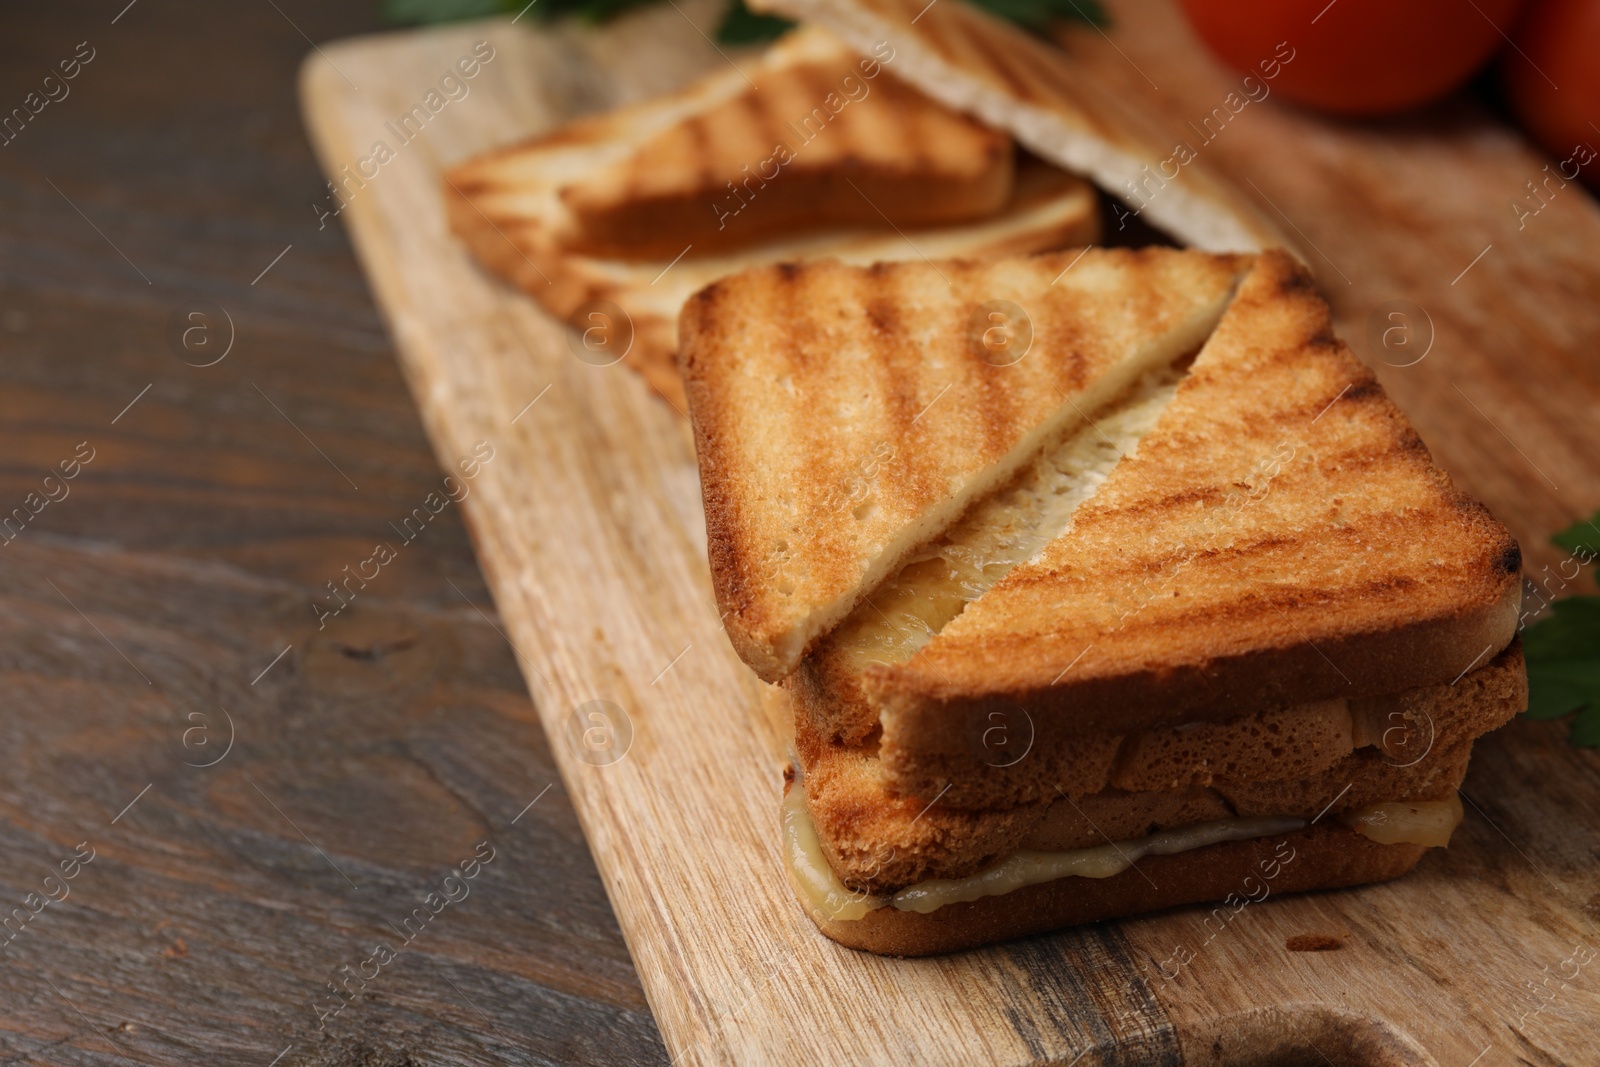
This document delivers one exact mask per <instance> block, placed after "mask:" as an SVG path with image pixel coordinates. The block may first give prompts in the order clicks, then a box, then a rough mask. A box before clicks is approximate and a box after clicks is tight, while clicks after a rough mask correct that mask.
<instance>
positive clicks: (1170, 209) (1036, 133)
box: [751, 0, 1295, 252]
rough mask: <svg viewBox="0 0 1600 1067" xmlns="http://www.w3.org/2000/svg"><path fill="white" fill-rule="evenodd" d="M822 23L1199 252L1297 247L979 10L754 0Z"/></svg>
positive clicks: (1062, 59) (905, 0) (871, 1)
mask: <svg viewBox="0 0 1600 1067" xmlns="http://www.w3.org/2000/svg"><path fill="white" fill-rule="evenodd" d="M751 6H752V7H754V8H756V9H758V10H761V11H768V12H773V13H776V14H780V15H786V16H788V17H790V18H794V19H798V20H800V21H802V22H806V23H810V24H814V25H819V26H824V27H826V28H827V29H829V30H830V31H832V32H834V33H836V34H837V35H838V36H839V37H840V38H841V39H843V40H844V41H845V42H846V43H848V44H850V45H851V46H853V47H854V48H856V49H857V50H858V51H860V52H861V53H862V54H863V55H865V54H868V53H869V52H870V51H871V50H872V49H874V48H877V49H880V50H882V49H883V48H885V47H886V46H887V47H888V48H890V49H891V50H892V52H893V55H894V59H893V68H894V70H895V73H896V74H897V75H899V76H900V77H902V78H903V79H905V80H906V81H908V82H910V83H911V84H913V85H915V86H916V87H917V88H918V89H921V90H922V91H923V92H925V93H927V94H928V95H929V96H931V97H932V98H934V99H935V100H939V101H941V102H942V103H944V104H945V105H946V106H948V107H950V108H953V109H954V110H956V111H960V112H962V113H964V114H970V115H973V116H975V117H976V118H977V119H978V120H980V121H982V122H984V123H986V124H987V125H989V126H991V127H993V128H995V129H998V130H1007V131H1009V132H1010V133H1011V134H1012V135H1014V136H1015V137H1016V139H1017V142H1018V143H1019V144H1021V145H1023V146H1024V147H1026V148H1027V149H1028V150H1029V151H1031V152H1034V153H1036V154H1037V155H1039V156H1040V157H1041V158H1043V159H1046V160H1049V161H1050V162H1052V163H1055V164H1058V165H1059V166H1062V167H1065V168H1066V169H1067V170H1069V171H1071V172H1072V173H1074V174H1080V175H1083V176H1084V177H1086V178H1088V179H1090V180H1091V181H1093V182H1094V183H1095V184H1096V185H1098V186H1099V187H1100V188H1102V189H1105V190H1106V191H1107V192H1109V193H1111V194H1112V195H1113V196H1116V197H1120V198H1121V199H1122V200H1123V201H1124V203H1125V205H1126V208H1125V210H1124V211H1120V212H1119V213H1118V215H1119V222H1118V225H1119V227H1120V226H1121V225H1123V223H1124V221H1125V219H1126V218H1127V216H1130V215H1138V216H1140V217H1142V218H1143V219H1144V220H1146V221H1148V222H1149V223H1151V224H1153V225H1154V226H1156V227H1157V228H1159V229H1162V230H1165V231H1166V232H1167V233H1169V234H1171V235H1172V236H1174V237H1176V238H1177V239H1178V240H1179V241H1181V242H1183V243H1184V244H1187V245H1189V246H1191V247H1193V248H1200V249H1206V250H1209V251H1232V252H1246V251H1256V250H1258V249H1262V248H1274V247H1284V248H1293V247H1295V246H1294V242H1293V241H1292V239H1290V238H1289V237H1288V235H1286V234H1285V233H1284V232H1283V231H1282V230H1281V229H1280V228H1279V226H1278V225H1277V224H1276V222H1274V221H1273V220H1272V219H1270V218H1268V217H1267V216H1266V215H1265V214H1264V213H1263V212H1262V211H1261V210H1260V209H1259V208H1257V207H1256V206H1255V205H1254V204H1253V203H1252V202H1251V201H1250V200H1249V199H1247V198H1246V197H1245V196H1243V195H1242V194H1240V193H1239V192H1238V190H1236V189H1234V188H1233V186H1232V185H1230V184H1229V183H1228V182H1227V181H1226V180H1225V179H1223V178H1222V177H1220V176H1219V175H1217V174H1216V173H1215V172H1213V171H1212V170H1211V169H1210V166H1209V161H1208V160H1207V159H1205V158H1203V156H1202V155H1201V153H1200V152H1199V151H1197V150H1196V149H1195V147H1194V146H1192V145H1189V144H1188V143H1187V142H1183V141H1179V142H1178V143H1177V144H1176V145H1175V144H1174V140H1175V138H1174V137H1173V136H1172V135H1171V134H1170V133H1168V132H1166V131H1164V130H1162V129H1160V128H1158V127H1157V126H1155V125H1153V124H1152V123H1151V122H1149V121H1148V120H1147V119H1145V117H1144V116H1143V115H1141V114H1139V113H1138V112H1137V111H1136V110H1135V109H1134V108H1132V107H1130V106H1129V105H1128V104H1127V103H1126V102H1124V101H1123V100H1121V99H1119V98H1118V97H1116V96H1115V95H1114V94H1113V93H1112V92H1110V91H1109V90H1107V89H1106V88H1104V87H1102V86H1101V85H1100V84H1098V83H1097V82H1096V80H1094V79H1092V78H1085V77H1083V76H1081V75H1080V74H1079V73H1078V72H1077V71H1075V70H1074V69H1073V60H1072V57H1071V56H1070V55H1069V54H1067V53H1066V52H1063V51H1062V50H1061V49H1059V48H1055V47H1053V46H1051V45H1050V44H1048V43H1046V42H1044V41H1042V40H1040V39H1039V38H1038V37H1036V36H1034V35H1033V34H1030V33H1027V32H1026V31H1024V30H1022V29H1020V28H1019V27H1017V26H1016V25H1014V24H1012V23H1009V22H1007V21H1005V20H1004V19H1002V18H1000V17H998V16H996V15H994V14H991V13H990V12H988V11H984V10H982V9H981V8H979V7H978V6H977V5H975V4H967V3H953V4H941V3H928V0H751Z"/></svg>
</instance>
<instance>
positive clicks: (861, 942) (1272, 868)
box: [810, 821, 1427, 956]
mask: <svg viewBox="0 0 1600 1067" xmlns="http://www.w3.org/2000/svg"><path fill="white" fill-rule="evenodd" d="M1426 851H1427V849H1425V848H1424V847H1423V846H1421V845H1408V844H1380V843H1378V842H1376V841H1372V840H1370V839H1368V838H1366V837H1364V836H1362V835H1361V834H1359V833H1357V832H1356V831H1355V830H1352V829H1349V828H1347V827H1345V826H1343V825H1341V824H1339V823H1330V822H1326V821H1324V822H1321V823H1318V824H1317V825H1315V826H1307V827H1306V828H1305V829H1303V830H1296V831H1294V832H1292V833H1287V834H1282V835H1279V836H1274V837H1260V838H1252V839H1248V840H1243V841H1228V842H1224V843H1220V844H1215V845H1210V846H1207V847H1205V848H1201V849H1197V850H1195V851H1193V852H1180V853H1178V854H1176V855H1170V856H1159V855H1158V856H1146V857H1145V858H1144V859H1141V860H1140V861H1139V865H1138V868H1137V869H1134V868H1131V867H1130V868H1129V869H1127V870H1125V871H1123V872H1122V873H1121V874H1114V875H1112V876H1111V877H1109V878H1070V877H1069V878H1058V879H1056V880H1055V881H1053V882H1042V883H1040V884H1037V885H1030V886H1025V887H1023V888H1021V889H1017V890H1014V891H1013V892H1010V893H1006V894H1004V895H1001V896H992V897H980V898H979V899H977V900H973V901H967V902H963V903H957V904H948V905H946V906H945V907H942V908H939V909H938V910H936V911H932V912H926V913H924V912H915V911H901V910H899V909H897V908H879V909H877V910H876V911H873V912H870V913H868V914H867V915H866V916H865V917H863V918H860V919H854V920H850V921H845V920H840V919H830V918H828V917H827V916H826V915H824V914H822V913H821V912H811V913H810V914H811V918H812V919H813V921H815V922H816V924H817V928H818V929H819V930H821V931H822V932H823V933H824V934H826V935H827V936H828V937H829V938H831V939H832V940H834V941H837V942H838V943H839V944H841V945H844V946H845V947H847V948H855V949H861V950H863V951H866V952H874V953H877V954H878V955H880V956H933V955H937V954H940V953H944V952H959V951H961V950H962V949H969V948H976V947H977V946H979V945H992V944H995V943H996V942H1000V941H1009V940H1011V939H1012V938H1018V937H1026V936H1028V935H1029V934H1039V933H1044V932H1046V931H1049V930H1059V929H1062V928H1064V927H1068V926H1077V925H1079V924H1082V923H1093V922H1101V921H1103V920H1106V919H1116V918H1121V917H1122V916H1125V915H1140V914H1144V913H1146V912H1157V911H1163V910H1165V909H1167V908H1172V907H1176V906H1178V905H1181V904H1199V903H1203V902H1207V901H1213V900H1215V901H1223V902H1225V903H1227V905H1228V908H1229V911H1228V912H1227V913H1226V914H1232V913H1233V912H1234V911H1236V910H1237V909H1238V907H1239V906H1240V903H1241V902H1242V901H1244V900H1247V899H1252V896H1251V895H1252V894H1256V893H1259V892H1260V891H1261V888H1262V887H1263V886H1267V887H1269V891H1270V892H1271V893H1272V894H1273V895H1274V896H1276V895H1279V894H1283V893H1302V892H1306V891H1308V890H1314V889H1338V888H1341V887H1344V886H1355V885H1366V884H1369V883H1372V882H1385V881H1388V880H1389V879H1391V878H1398V877H1400V876H1401V875H1403V874H1405V873H1406V872H1407V871H1409V870H1411V868H1412V867H1414V866H1416V864H1417V861H1418V860H1419V859H1421V858H1422V854H1423V853H1424V852H1426ZM1285 857H1287V858H1288V862H1285ZM1269 874H1272V875H1274V877H1271V878H1270V879H1269V878H1268V875H1269Z"/></svg>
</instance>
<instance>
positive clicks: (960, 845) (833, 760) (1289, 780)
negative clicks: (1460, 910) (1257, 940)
mask: <svg viewBox="0 0 1600 1067" xmlns="http://www.w3.org/2000/svg"><path fill="white" fill-rule="evenodd" d="M1392 706H1393V708H1394V709H1396V710H1399V711H1401V714H1399V715H1392V717H1391V713H1390V712H1385V711H1383V710H1382V709H1365V711H1364V712H1363V711H1361V710H1358V711H1357V713H1356V714H1355V715H1352V714H1351V709H1346V708H1341V709H1338V710H1339V713H1340V714H1338V715H1330V714H1327V709H1320V708H1315V707H1312V708H1295V709H1287V710H1285V711H1282V712H1279V713H1276V714H1272V715H1261V714H1257V715H1249V716H1245V717H1243V718H1241V719H1238V720H1236V721H1233V722H1229V723H1226V724H1217V725H1215V726H1211V727H1208V728H1207V732H1206V733H1204V734H1202V736H1199V737H1195V736H1193V733H1194V731H1192V730H1162V731H1151V732H1146V733H1141V734H1131V735H1127V736H1120V737H1119V736H1116V735H1108V736H1106V737H1104V738H1103V739H1101V738H1093V739H1094V740H1104V741H1106V742H1108V745H1107V746H1106V747H1108V748H1109V757H1102V755H1101V753H1100V751H1098V750H1097V749H1094V748H1089V747H1087V746H1085V745H1084V744H1083V742H1085V741H1088V740H1091V739H1090V738H1083V737H1079V738H1073V739H1071V741H1072V742H1074V744H1073V745H1071V746H1070V747H1069V746H1065V745H1051V744H1049V743H1048V742H1046V743H1043V744H1041V743H1039V742H1038V741H1037V740H1036V742H1035V746H1034V748H1033V750H1031V751H1027V752H1025V753H1024V754H1023V755H1022V758H1020V759H1019V760H1018V762H1016V763H1015V764H1012V765H1010V766H1009V767H997V766H995V765H993V764H987V765H986V764H983V763H979V762H976V761H969V762H967V763H964V764H958V765H956V766H955V767H953V769H955V770H957V771H958V772H960V773H961V774H962V775H963V776H962V777H960V778H956V779H947V780H946V781H945V782H944V784H943V785H942V786H941V787H939V788H937V789H929V790H926V791H919V792H918V793H916V794H910V793H903V792H900V791H899V790H898V788H897V787H898V785H899V777H898V776H897V775H896V774H895V772H894V771H893V770H891V769H890V768H889V767H887V766H886V763H887V762H888V761H887V759H886V758H885V753H884V751H883V750H882V749H874V748H873V747H871V746H859V747H852V746H845V745H839V744H837V743H834V742H829V741H826V740H824V739H822V738H821V737H820V736H819V735H818V734H816V732H815V731H813V730H812V729H811V728H810V727H809V725H808V723H807V722H806V721H805V718H804V716H803V715H800V716H798V717H797V719H796V723H795V743H796V750H797V752H798V755H799V759H800V764H801V768H802V770H803V771H804V778H805V789H806V804H807V808H808V810H809V811H810V813H811V817H812V821H813V822H814V824H815V827H816V831H817V834H818V837H819V840H820V841H821V844H822V847H823V851H824V853H825V854H826V855H827V857H828V859H829V863H830V865H831V866H832V867H833V868H834V870H835V871H836V872H837V874H838V875H839V876H840V878H841V879H843V881H844V882H845V884H846V885H848V886H849V887H851V888H852V889H860V890H863V891H866V892H873V893H876V892H882V891H885V890H893V889H898V888H900V887H902V886H905V885H909V884H911V883H913V882H917V881H921V880H924V879H926V878H958V877H964V876H966V875H968V874H971V873H973V872H975V871H978V870H980V869H982V868H983V867H984V866H986V865H987V864H989V863H991V862H993V860H994V859H995V858H996V857H998V856H1001V855H1003V854H1005V853H1007V852H1010V851H1013V850H1015V849H1018V848H1032V849H1044V850H1058V849H1070V848H1083V847H1089V846H1092V845H1095V844H1103V843H1104V841H1105V839H1106V838H1108V837H1109V838H1110V839H1111V840H1113V841H1122V840H1130V839H1133V838H1137V837H1142V836H1144V835H1145V834H1147V833H1151V832H1153V831H1155V830H1158V829H1168V828H1171V827H1175V826H1183V825H1187V824H1189V823H1194V822H1202V821H1206V820H1208V819H1218V818H1229V817H1234V816H1258V815H1292V816H1302V817H1305V818H1310V817H1311V816H1312V815H1315V814H1316V813H1317V812H1318V811H1320V810H1322V808H1323V807H1324V806H1326V805H1327V804H1329V803H1330V802H1331V801H1333V800H1334V797H1335V794H1337V793H1340V791H1341V790H1343V789H1344V788H1345V786H1347V785H1350V786H1351V788H1350V790H1349V792H1348V793H1346V794H1345V795H1343V796H1341V797H1339V800H1338V804H1337V805H1336V806H1335V807H1334V808H1333V809H1332V811H1333V813H1334V814H1337V813H1338V812H1341V811H1346V810H1351V809H1353V808H1358V807H1362V806H1365V805H1367V804H1371V803H1375V802H1379V801H1384V800H1400V799H1411V798H1428V797H1433V796H1438V795H1442V792H1443V791H1444V789H1443V786H1442V785H1441V783H1444V782H1446V781H1447V779H1448V781H1449V782H1450V783H1453V782H1455V781H1457V780H1459V772H1460V770H1461V769H1463V768H1464V767H1465V765H1466V758H1467V751H1468V748H1469V746H1470V745H1471V743H1472V741H1473V740H1475V739H1476V738H1478V737H1480V736H1482V735H1483V734H1485V733H1488V732H1489V731H1491V730H1494V729H1497V728H1498V727H1500V726H1502V725H1504V724H1505V723H1506V722H1508V721H1509V720H1510V719H1511V718H1512V717H1514V716H1515V715H1516V714H1517V713H1519V712H1520V711H1521V710H1522V709H1523V708H1525V707H1526V706H1527V684H1526V680H1525V676H1524V673H1523V666H1522V658H1521V654H1520V651H1518V652H1516V653H1507V654H1505V655H1504V656H1502V657H1501V658H1499V659H1497V660H1496V661H1495V662H1494V663H1492V664H1490V665H1489V666H1486V667H1481V668H1479V669H1478V670H1476V671H1473V672H1472V673H1471V674H1468V675H1467V676H1466V677H1465V678H1463V679H1461V681H1460V682H1458V683H1457V684H1456V685H1454V686H1431V687H1427V688H1423V689H1418V690H1413V691H1409V692H1407V693H1405V694H1397V695H1396V696H1395V697H1394V698H1392ZM798 710H799V709H797V711H798ZM1386 734H1387V735H1388V736H1385V735H1386ZM1307 740H1309V741H1311V742H1312V744H1311V745H1308V746H1306V747H1305V748H1303V749H1297V748H1296V747H1295V743H1296V742H1304V741H1307ZM954 762H955V761H952V763H954ZM1030 767H1031V768H1032V771H1031V773H1032V774H1033V775H1034V776H1035V777H1037V778H1038V779H1039V780H1042V781H1044V782H1045V783H1046V786H1045V789H1044V790H1043V791H1039V792H1037V793H1034V794H1032V795H1030V796H1029V797H1028V799H1026V800H1024V801H1022V802H1018V803H1006V802H1004V801H1005V800H1007V799H1008V798H1005V797H1003V796H1002V797H1001V800H1002V803H998V804H996V805H994V806H986V807H978V806H972V805H965V804H962V803H959V801H961V800H962V799H967V800H971V799H972V798H974V797H981V796H982V791H983V790H984V789H985V788H987V785H986V779H987V778H989V777H990V776H993V775H999V774H1003V773H1004V772H1005V771H1017V770H1020V769H1024V768H1030ZM1441 775H1444V777H1440V776H1441ZM1452 775H1453V776H1454V777H1451V776H1452ZM1451 787H1452V788H1453V785H1452V786H1451ZM963 791H964V792H965V794H966V795H965V798H963V796H962V792H963Z"/></svg>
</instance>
